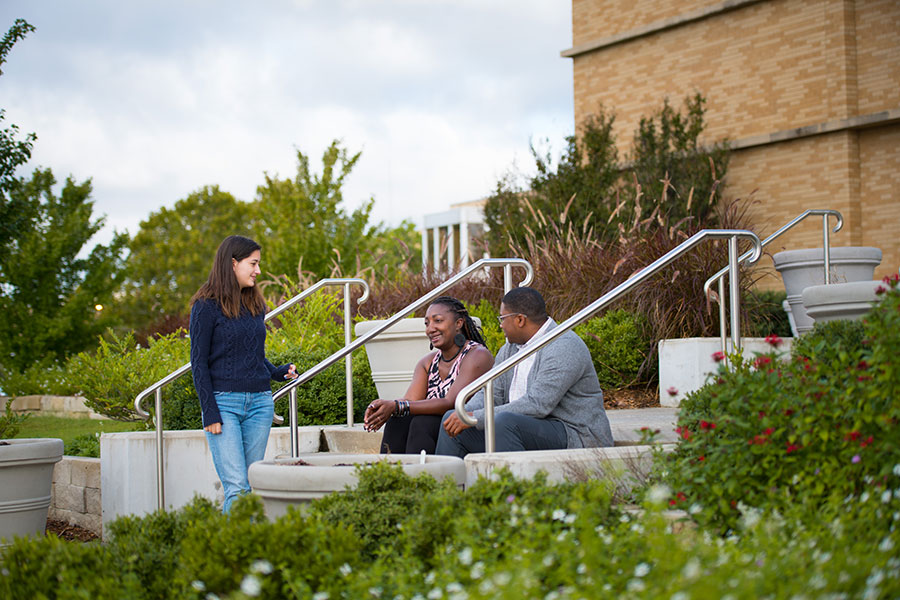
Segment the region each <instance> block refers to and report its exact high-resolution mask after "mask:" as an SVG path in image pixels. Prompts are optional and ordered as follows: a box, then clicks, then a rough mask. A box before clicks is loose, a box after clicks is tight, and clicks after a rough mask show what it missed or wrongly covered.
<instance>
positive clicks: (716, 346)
mask: <svg viewBox="0 0 900 600" xmlns="http://www.w3.org/2000/svg"><path fill="white" fill-rule="evenodd" d="M793 341H794V340H793V338H784V339H783V342H782V344H781V345H780V346H779V347H778V352H779V355H781V356H788V355H790V352H791V344H792V342H793ZM741 346H742V347H743V351H744V357H745V358H747V357H752V356H754V353H760V354H761V353H764V352H770V351H771V350H772V346H770V345H769V344H768V343H767V342H766V340H765V338H743V339H742V340H741ZM728 347H729V351H730V348H731V342H730V340H729V343H728ZM721 350H722V341H721V340H720V339H719V338H680V339H671V340H660V341H659V403H660V405H662V406H670V407H676V406H680V405H681V401H682V400H683V399H684V398H685V396H687V395H688V393H689V392H693V391H695V390H699V389H700V388H701V387H703V385H704V384H705V383H706V378H707V376H708V375H709V374H710V373H715V372H716V370H717V369H718V365H717V364H716V361H714V360H713V358H712V355H713V354H714V353H715V352H720V351H721ZM669 388H675V390H677V393H676V394H675V395H674V396H673V395H670V394H669V392H668V390H669Z"/></svg>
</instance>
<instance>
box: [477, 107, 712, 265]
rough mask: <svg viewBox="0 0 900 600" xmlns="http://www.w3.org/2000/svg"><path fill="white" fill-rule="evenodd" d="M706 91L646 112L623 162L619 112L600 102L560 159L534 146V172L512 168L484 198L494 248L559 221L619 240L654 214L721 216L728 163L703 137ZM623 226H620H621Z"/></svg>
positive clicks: (521, 241) (545, 231)
mask: <svg viewBox="0 0 900 600" xmlns="http://www.w3.org/2000/svg"><path fill="white" fill-rule="evenodd" d="M705 102H706V101H705V99H704V98H703V96H702V95H700V94H695V95H694V96H692V97H688V98H686V99H685V101H684V111H683V112H678V111H676V110H675V109H674V108H673V107H672V106H671V105H670V104H669V101H668V99H666V100H665V101H664V102H663V107H662V108H661V109H660V110H659V111H657V112H656V113H654V114H653V115H652V116H650V117H644V118H642V119H641V120H640V124H639V126H638V129H637V131H636V132H635V134H634V148H633V150H632V153H631V155H630V156H629V157H628V162H627V163H625V164H622V163H620V162H619V156H618V151H617V149H616V138H615V135H614V133H613V130H612V126H613V123H614V121H615V114H614V113H612V112H609V111H606V110H605V109H603V108H602V107H601V109H600V111H599V113H598V114H597V115H592V116H590V117H588V118H587V119H586V120H585V121H584V123H582V124H581V126H580V127H579V131H578V133H577V135H573V136H570V137H568V138H566V142H567V146H566V149H565V151H564V152H563V153H562V154H561V156H560V158H559V160H558V162H557V163H556V164H555V165H554V163H553V160H552V156H551V154H550V152H547V153H546V154H543V155H542V154H540V153H539V152H537V151H536V150H535V149H534V147H532V155H533V157H534V160H535V169H536V174H535V175H534V176H532V177H531V178H529V180H528V184H527V186H521V185H518V184H517V181H518V179H519V178H517V177H516V176H515V175H514V174H510V175H507V176H506V177H504V178H503V179H501V180H500V182H498V184H497V188H496V190H495V192H494V194H493V195H492V196H491V197H490V198H488V200H487V203H486V205H485V222H486V224H487V225H488V227H489V228H490V231H489V232H488V244H489V246H490V249H491V252H492V253H494V254H496V255H501V254H506V253H508V252H509V251H510V248H522V247H524V246H525V245H526V239H528V238H532V239H543V238H545V237H550V238H553V237H554V236H555V227H556V226H558V225H561V226H562V227H563V229H565V230H567V231H568V230H569V225H570V224H573V225H574V228H573V229H572V231H573V232H574V233H575V234H577V235H579V236H580V237H582V238H584V239H589V238H592V237H595V236H597V237H599V238H600V239H602V240H613V239H615V238H616V237H618V236H619V235H620V232H621V228H622V227H624V228H625V229H626V230H627V229H629V228H630V227H633V226H634V224H635V223H637V222H638V221H640V220H643V219H647V218H649V217H654V218H656V217H665V218H666V219H670V220H672V221H673V222H676V221H678V220H680V219H683V218H686V217H690V218H692V219H694V220H695V222H699V221H702V222H705V223H710V222H712V221H714V220H715V219H716V212H715V210H714V207H715V206H716V204H717V203H718V202H719V200H720V199H721V188H720V187H719V185H718V182H719V181H721V180H722V179H723V178H724V176H725V170H726V168H727V166H728V150H727V146H726V145H725V144H724V143H722V144H717V145H714V146H712V147H708V148H707V147H704V146H702V145H701V144H700V141H699V140H700V135H701V134H702V133H703V130H704V127H705V122H704V114H705ZM620 226H621V227H620Z"/></svg>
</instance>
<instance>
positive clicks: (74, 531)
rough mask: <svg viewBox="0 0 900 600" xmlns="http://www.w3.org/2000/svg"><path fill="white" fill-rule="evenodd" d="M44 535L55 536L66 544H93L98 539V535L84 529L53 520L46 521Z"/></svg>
mask: <svg viewBox="0 0 900 600" xmlns="http://www.w3.org/2000/svg"><path fill="white" fill-rule="evenodd" d="M46 535H55V536H56V537H58V538H59V539H61V540H66V541H67V542H93V541H95V540H99V539H100V536H99V535H97V534H96V533H94V532H93V531H89V530H87V529H85V528H84V527H79V526H78V525H69V524H68V523H66V522H65V521H55V520H53V519H47V533H46Z"/></svg>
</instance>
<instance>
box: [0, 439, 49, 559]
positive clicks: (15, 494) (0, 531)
mask: <svg viewBox="0 0 900 600" xmlns="http://www.w3.org/2000/svg"><path fill="white" fill-rule="evenodd" d="M62 455H63V441H62V440H60V439H55V438H24V439H14V440H5V445H2V446H0V540H2V541H0V545H2V544H9V543H11V542H12V540H13V537H14V536H27V535H42V534H43V533H44V529H45V528H46V526H47V511H48V509H49V508H50V492H51V489H50V488H51V484H52V481H53V465H55V464H56V463H57V462H59V461H60V460H62Z"/></svg>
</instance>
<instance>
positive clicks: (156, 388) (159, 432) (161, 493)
mask: <svg viewBox="0 0 900 600" xmlns="http://www.w3.org/2000/svg"><path fill="white" fill-rule="evenodd" d="M351 284H358V285H361V286H362V287H363V293H362V296H360V297H359V300H357V304H362V303H363V302H365V301H366V300H368V298H369V284H368V283H366V282H365V281H364V280H362V279H357V278H330V279H322V280H321V281H318V282H316V283H315V284H314V285H312V286H310V287H308V288H306V289H305V290H303V291H302V292H300V293H299V294H297V295H296V296H294V297H293V298H291V299H290V300H288V301H287V302H283V303H282V304H280V305H279V306H277V307H275V308H274V309H272V310H271V311H270V312H268V313H266V316H265V318H264V319H263V321H268V320H269V319H274V318H275V317H277V316H278V315H280V314H281V313H283V312H284V311H286V310H287V309H289V308H291V307H292V306H294V305H295V304H297V303H298V302H300V301H301V300H303V299H304V298H306V297H307V296H309V295H310V294H312V293H314V292H317V291H318V290H320V289H321V288H323V287H325V286H326V285H343V286H344V339H345V340H346V339H349V336H350V333H349V327H350V320H349V312H350V294H349V291H350V285H351ZM347 363H348V366H347V372H348V375H347V381H348V384H347V385H348V388H349V386H351V385H352V377H351V376H350V374H349V373H350V369H351V367H350V363H349V357H348V360H347ZM190 370H191V363H187V364H185V365H182V366H181V367H179V368H177V369H175V370H174V371H172V372H171V373H169V374H168V375H166V376H165V377H163V378H162V379H160V380H159V381H157V382H156V383H154V384H153V385H151V386H150V387H148V388H147V389H145V390H144V391H142V392H141V393H140V394H138V395H137V397H136V398H135V399H134V411H135V412H136V413H137V414H138V416H139V417H140V418H142V419H144V420H145V421H146V420H147V419H149V418H150V413H148V412H147V411H145V410H144V408H143V407H142V406H141V402H142V401H143V400H144V398H146V397H147V396H149V395H150V394H151V393H154V392H155V393H156V403H155V410H156V482H157V503H158V507H159V508H161V509H163V508H165V482H164V475H163V421H162V388H163V387H165V386H166V385H168V384H170V383H171V382H173V381H175V380H176V379H178V378H179V377H181V376H182V375H184V374H185V373H187V372H188V371H190ZM348 393H349V394H350V397H351V399H350V402H352V394H353V392H352V389H351V390H350V391H349V392H348ZM351 406H352V405H351ZM272 421H273V422H274V423H275V424H277V425H281V424H282V423H284V417H281V416H279V415H275V417H274V418H273V419H272Z"/></svg>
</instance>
